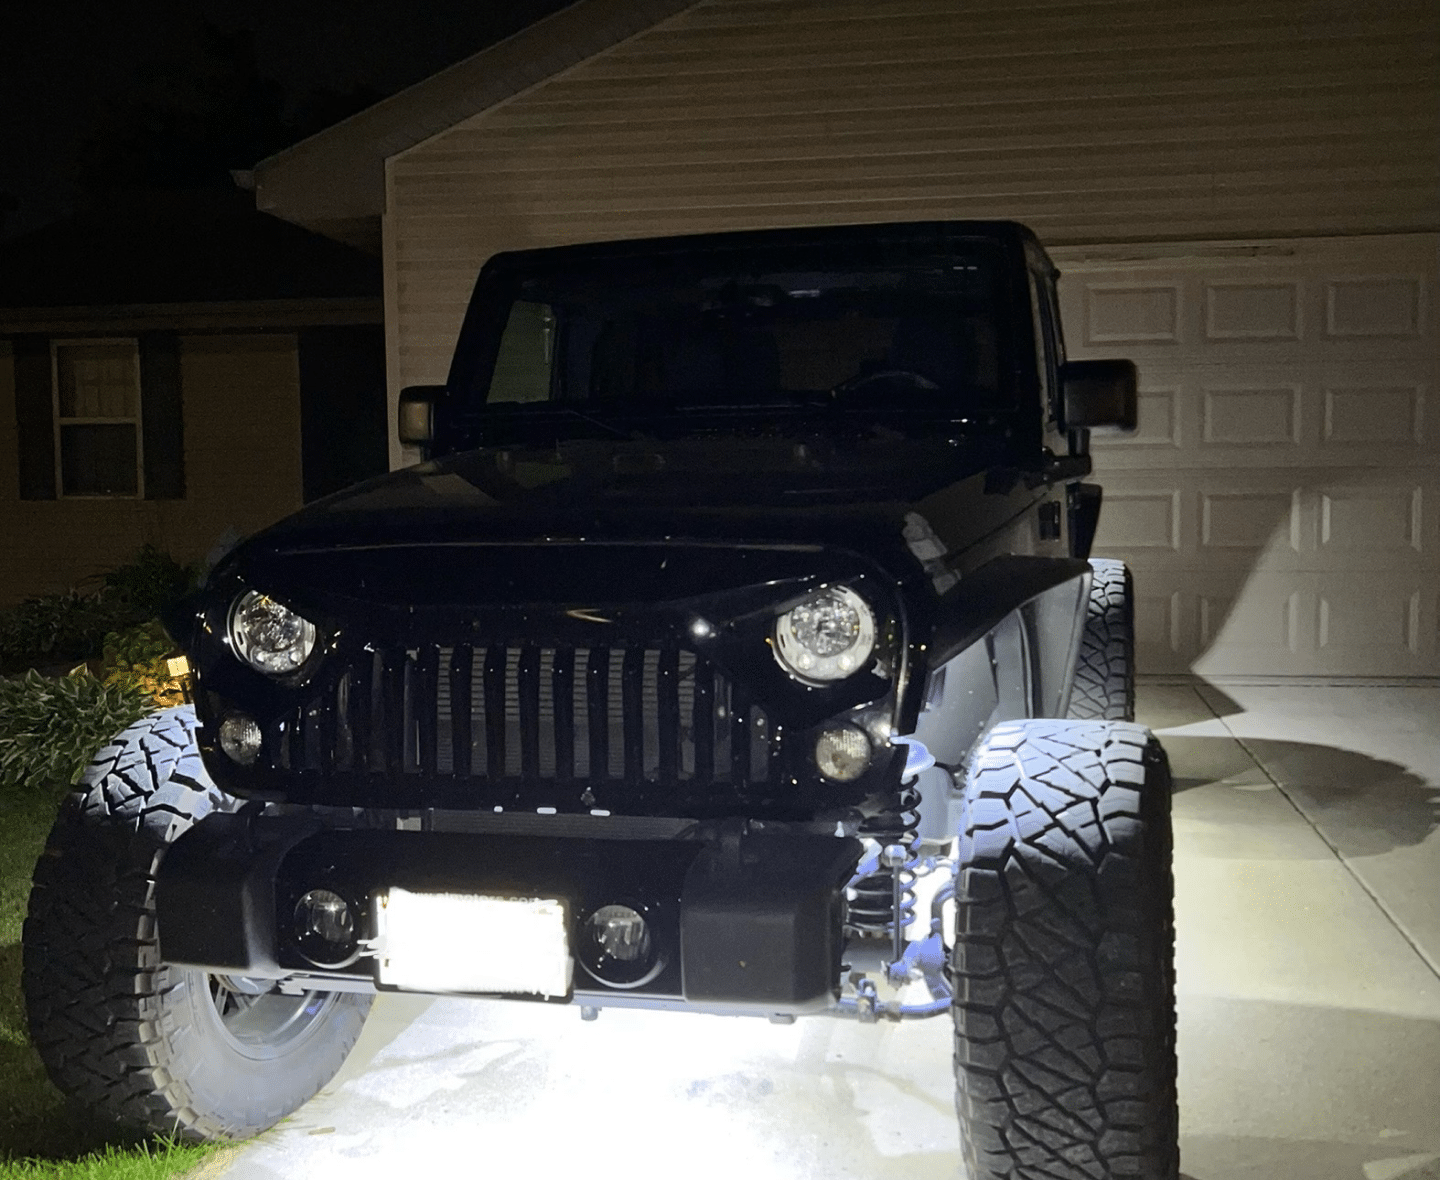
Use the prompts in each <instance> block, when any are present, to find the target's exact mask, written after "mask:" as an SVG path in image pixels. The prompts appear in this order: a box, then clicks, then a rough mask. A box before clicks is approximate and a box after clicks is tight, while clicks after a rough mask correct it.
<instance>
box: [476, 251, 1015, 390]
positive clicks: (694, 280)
mask: <svg viewBox="0 0 1440 1180" xmlns="http://www.w3.org/2000/svg"><path fill="white" fill-rule="evenodd" d="M818 255H820V252H819V251H816V250H813V249H811V250H808V251H800V250H790V251H783V250H770V251H766V252H765V253H764V254H763V255H757V252H755V251H749V252H745V253H743V254H742V253H740V252H738V251H737V252H733V253H732V254H728V255H727V254H724V253H709V254H707V253H696V254H690V255H683V256H678V257H677V256H667V257H659V258H655V257H649V258H639V259H637V258H633V257H632V258H620V259H611V260H606V261H605V262H593V263H590V264H589V265H588V266H576V265H574V264H572V265H570V266H567V267H565V268H563V269H558V268H557V269H556V270H554V271H552V272H550V273H541V274H532V275H528V276H520V277H515V278H511V279H509V280H508V281H506V282H505V283H504V285H503V290H504V294H503V295H501V291H499V290H496V291H494V292H493V294H494V295H501V300H500V302H501V304H502V306H501V307H497V309H496V310H497V311H501V310H503V311H504V329H503V332H502V333H501V335H500V339H499V344H498V349H497V350H496V352H495V353H494V364H493V371H491V373H490V380H489V382H488V386H487V387H486V389H485V401H486V404H487V405H489V406H505V405H508V406H515V405H516V404H521V405H523V404H527V403H529V404H535V403H560V404H563V405H568V406H570V407H572V408H576V409H582V408H583V410H584V411H585V412H587V413H600V414H604V413H607V412H611V413H621V414H623V413H632V412H633V413H639V414H648V413H654V412H662V413H663V412H668V411H684V410H702V409H704V410H714V409H722V408H727V407H736V408H749V407H768V406H776V407H779V406H785V405H805V406H809V405H816V404H835V405H841V406H843V405H846V404H851V403H854V404H865V405H875V406H880V407H885V408H895V409H913V410H924V411H928V412H932V413H942V414H945V415H946V416H954V417H961V416H964V415H966V414H968V413H973V412H977V411H982V410H992V409H996V408H999V407H1000V406H1001V405H1002V404H1004V399H1003V398H1002V393H1003V389H1002V385H1003V381H1002V373H1003V372H1004V371H1005V366H1004V364H1003V357H1002V351H1003V348H1004V341H1003V339H1002V338H1001V333H1000V331H999V328H998V325H999V324H1000V323H1001V322H1003V317H1002V316H1001V315H1000V314H998V312H997V310H996V309H997V308H998V307H1000V306H1001V305H1002V300H1001V297H1000V294H999V292H998V290H997V286H996V284H997V275H998V271H999V265H998V260H997V259H996V258H995V257H994V255H993V253H992V250H991V249H990V248H989V247H988V246H987V244H985V243H975V244H974V245H973V247H971V248H970V249H969V250H968V251H965V252H960V253H958V254H957V253H956V252H954V251H949V252H947V253H946V254H945V255H943V256H935V255H934V254H926V255H923V256H919V257H916V256H914V255H912V256H911V257H908V258H904V259H896V258H895V257H894V256H893V254H892V255H891V256H890V257H889V258H884V259H875V260H874V261H873V262H870V261H867V260H865V259H863V258H861V259H857V258H856V257H855V254H854V252H848V256H847V257H846V258H845V259H844V260H843V261H842V262H841V263H840V264H839V265H838V266H837V265H835V264H834V263H833V262H832V263H831V264H830V265H828V266H827V265H826V262H827V259H825V258H824V257H823V256H818ZM757 261H758V262H759V265H757ZM477 392H478V391H477Z"/></svg>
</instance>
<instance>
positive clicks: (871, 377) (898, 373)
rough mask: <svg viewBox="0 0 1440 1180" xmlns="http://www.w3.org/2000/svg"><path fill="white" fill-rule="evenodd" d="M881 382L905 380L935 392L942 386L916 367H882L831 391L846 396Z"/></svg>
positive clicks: (907, 382)
mask: <svg viewBox="0 0 1440 1180" xmlns="http://www.w3.org/2000/svg"><path fill="white" fill-rule="evenodd" d="M881 382H903V383H904V384H906V385H908V386H910V388H911V389H916V390H923V391H924V392H926V393H934V392H935V391H936V390H938V389H939V388H940V386H939V385H938V384H936V383H935V382H934V381H931V380H930V378H929V377H927V376H925V374H924V373H917V372H915V370H914V369H881V370H880V371H879V372H876V373H862V374H860V376H858V377H851V378H850V379H849V380H848V381H842V382H840V384H839V385H837V386H835V388H833V389H832V390H831V391H830V393H831V395H832V396H834V397H844V396H845V395H846V394H851V393H859V392H860V391H861V390H862V389H865V388H867V387H868V386H871V385H878V384H880V383H881Z"/></svg>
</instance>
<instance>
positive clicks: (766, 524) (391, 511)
mask: <svg viewBox="0 0 1440 1180" xmlns="http://www.w3.org/2000/svg"><path fill="white" fill-rule="evenodd" d="M995 472H996V466H995V458H994V454H993V449H992V450H991V451H989V452H987V449H986V448H984V447H982V446H978V445H972V444H968V443H965V442H963V441H961V442H952V441H946V440H915V439H906V438H875V439H864V440H847V441H840V442H836V441H825V442H807V443H797V442H795V441H793V440H779V439H742V438H731V439H723V440H717V439H714V438H706V439H703V440H681V441H670V442H657V441H654V440H646V441H633V442H632V441H628V440H626V441H621V440H616V441H613V442H606V441H595V440H583V441H570V442H562V443H560V444H558V445H556V446H550V447H545V448H514V449H489V450H485V451H472V452H467V453H463V454H456V455H451V456H447V457H446V458H444V459H442V460H438V461H435V462H430V463H424V464H420V465H419V466H416V467H411V468H409V469H407V470H404V471H399V472H394V473H391V474H389V475H386V476H382V477H380V478H378V479H375V480H371V481H369V482H368V483H364V484H360V485H357V486H356V487H355V488H352V489H350V490H348V491H345V492H341V493H339V494H337V495H334V496H331V497H329V498H327V499H325V500H321V501H317V502H316V503H315V504H312V505H310V506H309V507H308V508H306V509H304V510H303V511H301V512H299V513H297V514H295V515H294V516H291V517H289V518H287V519H286V520H283V521H281V522H280V523H279V524H277V525H275V526H273V527H272V528H270V529H269V530H267V531H265V532H263V533H261V534H259V535H257V536H256V537H254V538H252V539H250V540H249V541H247V542H246V543H245V544H244V545H242V546H241V547H240V548H239V549H238V550H236V551H235V553H233V554H232V555H231V556H230V558H229V559H228V560H227V561H226V562H224V563H223V564H222V566H221V567H220V568H218V569H217V570H216V571H215V573H214V575H212V579H211V581H212V584H213V585H220V584H228V583H232V582H233V583H234V584H241V583H243V584H245V585H249V586H252V587H255V588H258V589H262V590H264V591H265V592H267V593H271V594H274V595H277V596H279V597H281V598H284V599H288V600H289V601H291V602H292V603H293V604H294V605H296V606H297V608H298V607H303V608H307V609H310V610H313V611H321V612H331V613H333V614H336V615H347V614H351V613H352V612H353V610H354V609H355V607H356V606H357V605H358V604H360V603H369V604H370V607H369V608H366V609H367V610H368V609H374V608H378V609H380V610H382V611H385V612H389V613H394V612H397V611H398V612H400V613H402V614H406V615H413V614H414V613H415V612H416V611H419V612H421V613H426V614H429V613H432V612H435V611H439V612H442V613H445V612H449V611H459V612H462V613H463V611H464V610H465V609H473V608H480V607H484V606H487V605H488V606H490V607H494V608H524V607H526V606H527V605H528V606H530V607H540V606H542V605H544V604H551V605H552V606H554V607H564V608H568V607H573V606H574V605H575V604H581V605H584V606H586V607H587V608H589V607H593V606H597V605H599V604H604V605H605V606H606V608H607V609H608V608H610V607H612V606H617V605H620V604H628V605H631V606H638V605H639V604H643V603H647V602H648V603H657V602H662V601H668V602H672V603H674V602H678V601H683V600H690V599H698V598H701V597H704V596H708V595H713V594H716V593H726V592H731V591H738V590H741V589H742V588H746V587H749V588H752V589H754V590H757V591H761V592H762V593H763V594H764V596H765V598H766V600H767V601H771V600H773V599H774V596H775V595H776V594H777V593H782V592H783V591H782V587H784V588H787V589H788V590H790V591H791V592H798V591H799V590H800V589H803V587H804V586H806V585H812V584H814V583H815V582H816V581H817V580H821V581H823V580H840V579H848V578H854V577H857V576H862V575H864V574H867V573H869V574H881V575H883V580H884V581H885V582H886V583H888V584H889V585H890V586H892V587H894V588H895V590H897V591H899V592H900V593H901V594H902V595H905V594H906V593H907V587H916V588H922V587H931V588H933V590H934V591H935V592H943V590H944V589H946V588H948V586H949V585H950V584H953V580H954V576H953V574H946V573H945V569H947V568H953V566H952V563H953V562H955V561H956V560H957V559H961V558H962V555H964V554H965V552H966V551H967V550H968V549H969V548H970V547H971V546H973V545H974V543H975V542H976V541H978V540H980V539H981V538H982V537H985V536H987V535H988V534H990V533H992V532H994V531H995V530H996V529H998V528H1000V527H1001V526H1002V525H1004V523H1005V522H1006V521H1007V520H1010V519H1012V518H1013V517H1014V516H1015V515H1016V514H1017V513H1019V512H1021V511H1023V510H1024V506H1025V505H1024V503H1022V502H1021V501H1025V502H1028V500H1029V499H1031V498H1033V497H1032V496H1031V495H1030V494H1029V493H1028V492H1026V491H1025V490H1024V488H1023V485H1020V486H1018V487H1017V485H1016V483H1015V481H1008V480H1007V481H999V483H1000V486H997V480H996V478H995ZM766 587H768V588H769V589H768V590H767V589H765V588H766ZM928 592H929V591H927V594H928ZM346 603H349V604H351V605H349V606H347V605H346ZM456 617H457V618H458V617H460V616H459V615H457V616H456Z"/></svg>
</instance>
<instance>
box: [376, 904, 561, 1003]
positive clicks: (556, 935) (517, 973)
mask: <svg viewBox="0 0 1440 1180" xmlns="http://www.w3.org/2000/svg"><path fill="white" fill-rule="evenodd" d="M375 919H376V920H375V927H376V930H375V933H376V939H375V944H374V945H375V950H376V962H377V965H378V966H377V977H378V979H379V981H380V983H381V984H384V985H386V986H389V987H396V988H402V989H405V990H408V991H425V992H471V993H488V994H501V995H535V996H567V995H569V994H570V976H571V971H572V968H573V961H572V959H571V957H570V946H569V938H568V936H567V934H566V923H565V906H564V903H563V902H561V901H560V900H558V899H556V898H543V897H526V898H514V897H487V896H479V895H475V894H468V893H412V892H411V891H410V890H408V889H390V890H388V891H387V892H385V893H382V894H380V896H379V897H378V898H377V899H376V904H375Z"/></svg>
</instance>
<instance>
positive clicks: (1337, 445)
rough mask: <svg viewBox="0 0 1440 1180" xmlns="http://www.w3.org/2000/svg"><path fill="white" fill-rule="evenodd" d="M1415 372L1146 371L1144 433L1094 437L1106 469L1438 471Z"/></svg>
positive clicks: (1147, 366) (1391, 366)
mask: <svg viewBox="0 0 1440 1180" xmlns="http://www.w3.org/2000/svg"><path fill="white" fill-rule="evenodd" d="M1429 393H1430V390H1429V386H1428V384H1427V383H1426V382H1424V381H1420V380H1417V379H1416V366H1415V365H1413V364H1406V363H1403V362H1390V363H1388V364H1385V365H1380V364H1370V363H1359V364H1349V365H1330V366H1324V365H1317V364H1309V365H1292V366H1285V365H1253V364H1252V365H1239V364H1236V365H1230V366H1226V365H1203V366H1202V365H1199V364H1197V365H1195V366H1193V367H1192V368H1191V369H1190V370H1189V371H1188V372H1187V371H1185V370H1184V369H1182V368H1177V367H1176V366H1174V365H1173V364H1152V363H1149V362H1142V363H1141V365H1140V395H1139V405H1138V414H1137V418H1138V423H1139V425H1138V429H1137V430H1136V431H1135V433H1134V434H1132V435H1109V436H1107V435H1101V434H1097V435H1096V436H1095V437H1094V439H1093V440H1092V449H1093V452H1094V455H1095V463H1096V467H1097V469H1098V470H1101V471H1111V470H1114V471H1132V470H1164V471H1172V470H1176V469H1181V468H1193V469H1197V470H1214V469H1217V468H1236V467H1317V468H1322V469H1330V468H1334V467H1365V468H1385V469H1392V468H1395V467H1404V466H1409V467H1419V468H1430V467H1432V466H1434V464H1435V462H1436V458H1437V454H1440V446H1437V441H1436V434H1437V427H1436V423H1435V422H1434V421H1433V420H1432V419H1433V418H1434V417H1435V415H1434V414H1433V413H1427V404H1428V402H1429V400H1430V399H1429Z"/></svg>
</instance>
